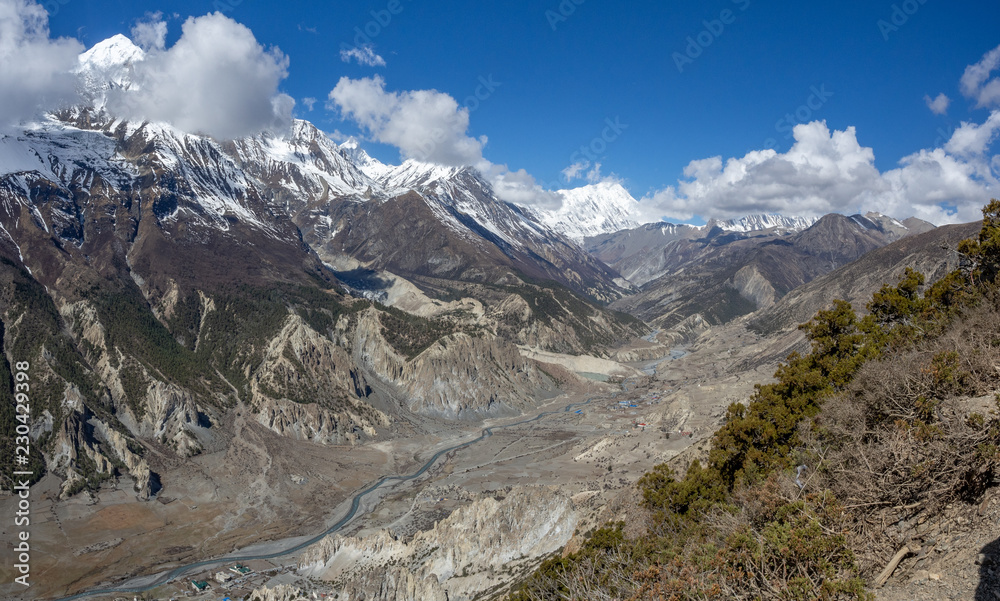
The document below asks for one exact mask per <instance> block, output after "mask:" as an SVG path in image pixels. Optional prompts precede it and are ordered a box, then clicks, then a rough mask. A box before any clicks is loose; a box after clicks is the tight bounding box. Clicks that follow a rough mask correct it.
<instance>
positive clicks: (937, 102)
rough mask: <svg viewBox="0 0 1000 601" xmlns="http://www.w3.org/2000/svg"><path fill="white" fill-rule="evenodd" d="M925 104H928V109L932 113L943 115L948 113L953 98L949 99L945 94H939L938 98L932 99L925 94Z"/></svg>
mask: <svg viewBox="0 0 1000 601" xmlns="http://www.w3.org/2000/svg"><path fill="white" fill-rule="evenodd" d="M924 102H926V103H927V108H929V109H931V112H932V113H934V114H935V115H943V114H945V113H947V112H948V105H949V104H951V98H948V96H946V95H945V94H944V92H942V93H940V94H938V95H937V98H931V97H930V96H928V95H926V94H925V95H924Z"/></svg>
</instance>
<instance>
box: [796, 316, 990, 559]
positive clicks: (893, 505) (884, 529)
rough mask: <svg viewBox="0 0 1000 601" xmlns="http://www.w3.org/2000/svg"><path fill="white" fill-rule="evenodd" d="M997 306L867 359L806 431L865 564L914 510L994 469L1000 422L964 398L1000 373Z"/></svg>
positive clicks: (986, 482) (976, 486)
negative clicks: (913, 347)
mask: <svg viewBox="0 0 1000 601" xmlns="http://www.w3.org/2000/svg"><path fill="white" fill-rule="evenodd" d="M998 361H1000V312H998V311H997V309H996V306H995V305H994V304H993V303H984V304H983V305H980V306H979V307H976V308H974V309H972V310H970V312H969V313H968V314H967V315H966V316H965V317H964V318H963V319H961V320H959V321H957V322H956V323H954V324H953V325H952V326H951V327H950V328H949V329H948V330H947V331H946V332H945V333H944V334H943V335H942V336H941V337H939V338H938V339H936V340H935V341H934V342H933V343H932V344H930V345H925V347H924V349H923V350H920V351H910V352H905V353H900V354H897V355H894V356H890V357H887V358H885V359H882V360H879V361H871V362H868V363H867V364H866V365H865V366H864V367H862V368H861V370H860V371H859V372H858V374H857V375H856V376H855V378H854V381H853V382H852V383H851V385H850V387H849V388H848V390H847V391H846V392H845V393H843V394H841V395H839V396H837V397H834V398H832V399H830V400H829V401H827V403H826V404H825V406H824V409H823V411H822V413H821V414H820V415H819V416H818V417H817V419H816V421H815V423H814V424H813V425H812V427H811V428H810V431H809V432H803V438H804V440H807V441H808V444H809V447H810V449H811V452H812V455H813V457H814V462H815V463H816V464H819V465H820V470H819V471H820V473H819V477H818V478H817V480H816V481H815V482H814V483H813V484H815V485H816V486H818V487H820V488H828V489H829V490H831V491H832V492H833V493H834V494H835V495H836V497H837V498H838V499H840V500H841V501H842V503H843V504H844V507H845V509H846V510H847V511H848V514H849V516H850V519H849V520H848V525H849V528H850V529H851V531H852V540H851V547H852V548H854V549H855V550H857V551H858V559H859V563H860V565H861V567H862V570H863V572H865V573H866V574H869V575H870V574H872V573H874V572H875V571H877V570H879V569H881V567H882V566H883V565H884V564H885V562H886V561H887V560H888V558H889V557H891V556H892V554H893V553H895V551H896V550H897V548H898V547H899V546H900V545H901V544H902V541H901V540H900V539H899V536H898V535H899V533H900V532H901V531H903V530H905V528H902V529H901V528H899V527H898V526H899V525H900V524H904V525H905V524H906V523H908V521H909V520H911V519H912V518H913V517H915V516H917V515H918V514H923V515H924V516H926V517H931V516H933V515H935V514H937V513H938V512H939V511H941V509H942V508H943V507H944V506H946V505H947V504H949V503H953V502H955V501H965V502H972V501H975V500H976V499H978V498H979V497H981V496H982V494H983V493H984V492H985V490H986V489H987V488H988V487H989V486H991V485H992V483H993V481H994V478H995V476H996V474H997V472H998V459H1000V457H998V452H997V442H998V436H1000V423H998V421H997V417H996V415H995V412H994V414H993V415H984V414H982V413H976V412H975V411H974V410H973V409H972V406H973V405H974V403H970V397H977V396H980V397H981V396H982V395H984V394H991V393H993V391H995V390H996V389H997V387H998V381H1000V373H998V370H997V365H998Z"/></svg>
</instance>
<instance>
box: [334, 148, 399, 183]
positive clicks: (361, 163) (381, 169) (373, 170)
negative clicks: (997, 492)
mask: <svg viewBox="0 0 1000 601" xmlns="http://www.w3.org/2000/svg"><path fill="white" fill-rule="evenodd" d="M338 148H340V153H341V154H343V155H344V156H345V157H346V158H347V160H349V161H351V163H353V164H354V166H355V167H357V168H358V169H359V170H360V171H361V172H362V173H364V174H365V175H367V176H368V177H370V178H372V179H373V180H379V179H382V178H383V177H385V176H386V175H387V174H388V173H389V172H390V171H392V169H393V168H392V167H390V166H389V165H386V164H385V163H383V162H382V161H380V160H378V159H376V158H374V157H372V156H371V155H370V154H368V153H367V152H365V150H364V149H363V148H361V144H360V143H358V139H357V138H353V137H352V138H348V139H347V140H346V141H344V142H342V143H341V144H340V146H338Z"/></svg>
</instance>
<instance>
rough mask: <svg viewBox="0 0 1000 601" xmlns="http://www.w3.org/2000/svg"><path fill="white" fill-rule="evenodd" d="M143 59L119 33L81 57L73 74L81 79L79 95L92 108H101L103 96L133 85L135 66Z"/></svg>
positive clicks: (140, 50) (142, 53) (141, 53)
mask: <svg viewBox="0 0 1000 601" xmlns="http://www.w3.org/2000/svg"><path fill="white" fill-rule="evenodd" d="M145 59H146V53H145V52H144V51H143V50H142V48H139V47H138V46H136V45H135V44H133V43H132V40H130V39H128V38H127V37H125V36H123V35H121V34H118V35H115V36H113V37H110V38H108V39H106V40H104V41H103V42H99V43H97V44H95V45H94V47H93V48H91V49H90V50H87V51H86V52H84V53H83V54H81V55H80V56H79V58H78V60H79V65H78V66H77V68H76V69H75V72H76V73H77V75H78V76H79V78H80V85H81V88H82V89H81V93H82V95H83V97H84V98H86V99H87V100H88V101H89V102H90V104H91V105H93V106H94V108H103V106H104V103H105V101H106V100H107V98H106V94H107V93H108V91H109V90H113V89H128V88H131V87H133V86H134V85H135V82H134V79H133V78H134V70H133V67H134V65H135V63H137V62H141V61H143V60H145Z"/></svg>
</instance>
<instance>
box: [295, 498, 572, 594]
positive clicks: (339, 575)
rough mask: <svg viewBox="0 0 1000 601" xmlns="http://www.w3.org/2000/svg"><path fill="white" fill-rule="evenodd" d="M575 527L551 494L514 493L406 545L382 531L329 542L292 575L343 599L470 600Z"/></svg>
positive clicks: (566, 502) (566, 505) (568, 507)
mask: <svg viewBox="0 0 1000 601" xmlns="http://www.w3.org/2000/svg"><path fill="white" fill-rule="evenodd" d="M577 521H578V515H577V512H576V510H575V508H574V506H573V503H572V501H571V500H570V498H569V497H567V496H565V495H564V494H562V493H561V492H558V491H557V490H556V489H555V488H548V487H518V488H515V489H513V490H512V491H511V492H510V493H509V494H508V495H507V496H506V497H504V498H503V499H501V500H497V499H495V498H493V497H489V496H484V497H480V498H479V499H478V500H476V501H475V502H474V503H472V504H470V505H467V506H465V507H462V508H460V509H457V510H455V511H454V512H453V513H452V514H451V515H450V516H448V517H447V518H445V519H444V520H442V521H441V522H438V523H436V524H435V525H434V527H433V528H431V529H430V530H425V531H423V532H419V533H417V534H416V535H415V536H414V537H413V539H412V540H410V541H409V542H404V541H402V540H399V539H397V538H396V537H395V536H394V535H393V534H392V533H391V532H389V531H387V530H381V531H379V532H377V533H375V534H373V535H371V536H368V537H365V538H355V537H348V538H345V537H341V536H331V537H328V538H326V539H324V540H323V541H321V542H320V543H318V544H316V545H315V546H313V547H312V548H310V549H308V550H307V551H306V552H305V553H304V554H303V556H302V558H301V560H300V566H299V571H300V573H302V574H303V575H305V576H309V577H315V578H321V579H323V580H327V581H331V582H333V583H334V584H335V586H336V587H339V588H340V589H341V592H340V595H341V598H342V599H360V598H364V599H367V600H368V601H383V600H384V601H389V600H400V601H403V600H406V601H445V600H448V601H457V600H464V599H473V598H476V597H477V595H479V594H480V593H482V592H483V591H487V590H492V591H496V590H497V589H496V587H497V586H500V585H503V584H505V583H508V582H509V581H510V580H511V577H512V576H513V575H516V574H518V573H519V572H520V571H521V570H523V569H526V568H527V567H529V566H530V565H533V564H534V563H535V562H536V561H537V559H538V558H539V557H542V556H544V555H547V554H549V553H552V552H553V551H556V550H557V549H559V548H561V547H562V546H564V545H565V544H566V543H567V542H568V541H569V540H570V538H572V536H573V532H574V529H575V528H576V524H577ZM362 595H363V597H362Z"/></svg>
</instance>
